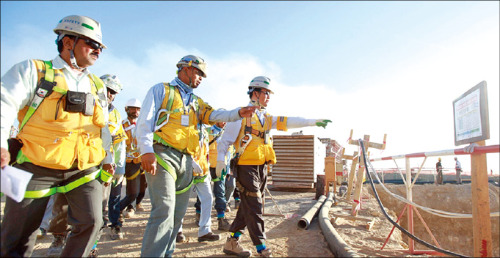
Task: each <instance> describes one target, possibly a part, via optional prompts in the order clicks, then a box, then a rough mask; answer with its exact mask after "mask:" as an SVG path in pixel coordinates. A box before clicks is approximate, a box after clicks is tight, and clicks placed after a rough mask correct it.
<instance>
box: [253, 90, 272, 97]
mask: <svg viewBox="0 0 500 258" xmlns="http://www.w3.org/2000/svg"><path fill="white" fill-rule="evenodd" d="M256 91H257V92H260V93H264V94H266V95H267V96H269V95H271V92H270V91H267V90H256Z"/></svg>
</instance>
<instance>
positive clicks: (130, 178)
mask: <svg viewBox="0 0 500 258" xmlns="http://www.w3.org/2000/svg"><path fill="white" fill-rule="evenodd" d="M139 174H141V169H140V168H139V169H138V170H137V171H136V172H135V173H134V174H133V175H131V176H129V177H127V180H134V179H135V178H136V177H137V176H138V175H139Z"/></svg>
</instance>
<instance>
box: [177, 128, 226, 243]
mask: <svg viewBox="0 0 500 258" xmlns="http://www.w3.org/2000/svg"><path fill="white" fill-rule="evenodd" d="M219 123H221V122H219ZM201 127H202V128H201V131H200V132H201V133H202V134H201V139H200V145H201V146H200V151H199V152H198V153H196V154H195V155H193V177H194V180H193V191H196V194H197V201H198V202H200V203H199V204H198V205H199V206H198V207H197V211H196V214H200V215H199V220H198V221H197V223H196V224H198V226H199V228H198V242H205V241H217V240H219V239H220V236H219V235H218V234H214V233H213V232H212V229H211V225H212V220H211V219H210V215H211V212H212V204H213V200H212V199H213V195H212V189H211V184H210V179H211V177H210V175H209V172H210V169H209V164H208V156H209V151H208V149H209V147H208V146H209V132H208V130H207V129H206V126H205V125H201ZM198 209H199V211H198ZM185 239H186V237H185V236H184V234H183V233H182V223H181V228H180V229H179V233H177V237H176V242H177V243H182V242H184V241H185Z"/></svg>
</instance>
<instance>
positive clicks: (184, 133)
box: [155, 83, 213, 155]
mask: <svg viewBox="0 0 500 258" xmlns="http://www.w3.org/2000/svg"><path fill="white" fill-rule="evenodd" d="M164 85H165V98H164V99H163V102H162V104H161V109H167V104H168V100H169V99H170V98H169V95H170V91H171V90H173V91H174V92H173V102H172V107H171V109H170V110H169V112H170V116H169V118H168V119H169V120H168V123H166V124H165V125H163V126H162V127H161V128H159V129H158V130H157V131H156V132H155V134H156V135H157V137H155V138H156V139H155V140H157V141H159V142H161V143H162V144H165V145H168V146H171V147H173V148H175V149H177V150H178V151H180V152H182V153H187V154H190V155H194V154H195V153H198V152H199V151H200V145H199V139H200V136H199V131H198V123H199V122H201V123H203V124H211V123H209V121H208V119H209V117H210V114H212V112H213V108H212V107H211V106H210V105H208V104H207V103H205V102H204V101H203V100H202V99H201V98H198V97H197V96H195V95H194V94H193V95H192V96H193V98H194V100H193V102H192V104H191V105H189V106H187V107H185V106H184V103H183V101H182V97H181V94H180V93H179V90H178V89H175V87H170V85H169V84H168V83H164ZM166 115H167V114H166V113H164V114H163V116H166ZM183 115H186V116H188V117H189V118H188V120H189V121H188V125H186V126H185V125H182V124H181V119H182V116H183ZM163 116H160V119H161V118H162V117H163ZM212 124H213V123H212ZM158 137H159V138H160V139H158Z"/></svg>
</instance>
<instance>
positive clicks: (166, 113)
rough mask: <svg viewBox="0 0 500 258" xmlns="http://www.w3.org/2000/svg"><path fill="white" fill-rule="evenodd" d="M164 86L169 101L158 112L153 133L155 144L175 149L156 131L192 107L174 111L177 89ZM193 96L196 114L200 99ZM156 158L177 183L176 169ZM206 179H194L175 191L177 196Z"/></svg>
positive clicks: (157, 156)
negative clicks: (176, 114) (170, 119)
mask: <svg viewBox="0 0 500 258" xmlns="http://www.w3.org/2000/svg"><path fill="white" fill-rule="evenodd" d="M163 85H164V86H165V88H166V87H167V86H168V88H169V91H168V101H167V106H166V108H165V109H160V110H159V111H158V115H157V119H156V125H155V130H154V131H155V132H154V133H153V143H159V144H162V145H164V146H167V147H170V148H173V149H175V148H174V147H173V146H172V145H170V144H168V143H167V142H166V141H165V140H163V138H161V137H160V136H159V135H158V134H156V131H158V130H159V129H160V128H162V127H163V126H164V125H166V124H167V123H168V120H169V118H170V115H171V114H174V113H180V112H184V111H188V110H189V108H190V105H188V106H184V105H183V106H182V107H181V108H177V109H174V110H172V105H173V104H174V93H175V87H174V86H172V85H170V84H167V83H163ZM192 96H193V103H195V104H194V105H193V109H194V110H195V111H196V112H198V104H197V103H198V97H197V96H196V95H194V94H193V95H192ZM186 109H187V110H186ZM200 133H201V132H200ZM181 152H182V151H181ZM155 156H156V162H158V165H160V166H161V167H163V168H164V169H165V170H166V171H167V172H168V173H169V174H170V175H171V176H172V177H173V178H174V181H177V174H176V173H175V169H174V168H173V167H172V166H170V165H169V164H168V163H167V162H165V161H164V160H163V159H162V158H161V157H160V156H159V155H158V154H156V153H155ZM204 179H205V178H204V177H202V178H201V180H200V178H195V177H193V180H191V182H190V183H189V185H188V186H186V187H185V188H183V189H181V190H178V191H175V193H176V194H182V193H185V192H186V191H188V190H189V189H190V188H191V186H193V184H196V183H199V182H203V180H204Z"/></svg>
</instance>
